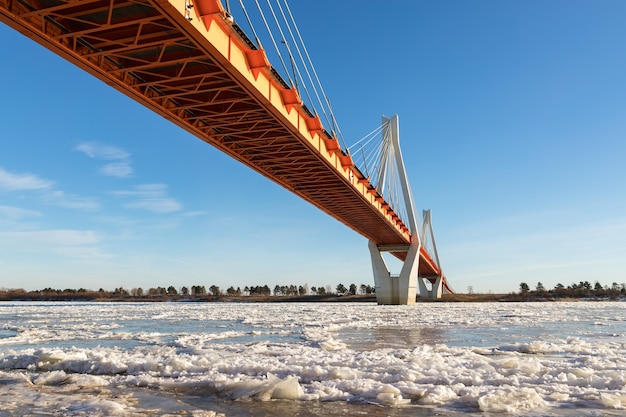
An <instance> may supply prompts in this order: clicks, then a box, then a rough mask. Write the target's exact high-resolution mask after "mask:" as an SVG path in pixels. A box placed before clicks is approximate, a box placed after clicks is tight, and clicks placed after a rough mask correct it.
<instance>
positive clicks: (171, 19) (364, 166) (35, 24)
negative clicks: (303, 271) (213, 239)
mask: <svg viewBox="0 0 626 417" xmlns="http://www.w3.org/2000/svg"><path fill="white" fill-rule="evenodd" d="M282 1H283V2H284V3H280V0H277V1H276V3H275V4H276V7H275V8H272V7H271V6H270V10H271V16H272V17H273V20H274V22H275V23H276V25H277V27H278V28H279V33H280V35H279V36H278V41H277V40H276V38H275V37H273V36H270V38H271V40H272V42H271V43H272V44H274V46H275V50H276V51H278V54H277V59H278V60H280V61H281V62H282V64H283V67H284V69H285V72H284V73H283V75H281V74H280V73H279V71H278V70H277V69H276V68H275V67H273V66H272V65H271V64H270V59H269V54H268V53H267V52H266V50H265V49H264V48H263V47H262V46H261V43H260V41H259V39H258V36H257V31H256V30H255V29H254V27H255V25H254V20H257V21H262V22H263V24H264V26H265V27H266V28H267V30H268V32H269V33H270V34H271V32H272V31H271V29H270V26H271V25H270V24H269V23H268V22H270V21H271V19H268V18H266V16H265V14H264V13H263V11H262V10H261V8H260V7H258V10H259V12H260V14H259V15H258V16H257V17H256V18H255V17H251V14H250V13H249V12H248V10H246V8H245V7H244V3H243V1H240V2H239V4H240V6H241V11H242V12H243V14H242V18H241V19H242V20H244V21H245V22H247V23H248V25H249V27H250V29H251V32H252V33H253V36H252V37H250V36H248V35H247V32H246V30H244V29H243V28H242V26H243V25H242V26H240V25H239V24H238V23H237V22H238V21H239V20H238V18H235V16H234V14H233V11H232V10H231V9H230V6H229V5H228V3H229V2H228V1H227V2H226V4H227V7H226V8H224V6H223V5H222V3H220V1H219V0H0V20H2V21H3V22H4V23H6V24H8V25H9V26H11V27H13V28H14V29H16V30H18V31H19V32H21V33H22V34H24V35H26V36H28V37H29V38H31V39H33V40H35V41H36V42H38V43H40V44H41V45H43V46H44V47H46V48H48V49H50V50H52V51H53V52H55V53H57V54H58V55H60V56H62V57H63V58H65V59H67V60H68V61H70V62H72V63H73V64H75V65H77V66H78V67H80V68H82V69H84V70H85V71H87V72H89V73H91V74H92V75H94V76H96V77H97V78H99V79H100V80H102V81H104V82H105V83H107V84H108V85H110V86H112V87H114V88H116V89H118V90H119V91H121V92H123V93H124V94H126V95H127V96H129V97H131V98H133V99H134V100H136V101H138V102H139V103H141V104H143V105H145V106H146V107H148V108H150V109H152V110H153V111H155V112H156V113H158V114H160V115H162V116H163V117H165V118H166V119H168V120H170V121H172V122H173V123H176V124H177V125H179V126H180V127H182V128H183V129H185V130H187V131H188V132H190V133H192V134H193V135H195V136H197V137H198V138H200V139H202V140H203V141H205V142H207V143H209V144H211V145H213V146H215V147H216V148H218V149H220V150H221V151H223V152H225V153H226V154H228V155H230V156H231V157H233V158H235V159H236V160H238V161H240V162H242V163H243V164H245V165H247V166H248V167H250V168H252V169H253V170H255V171H257V172H258V173H260V174H262V175H264V176H265V177H267V178H269V179H271V180H272V181H274V182H276V183H278V184H280V185H281V186H283V187H284V188H286V189H287V190H289V191H291V192H292V193H294V194H296V195H298V196H300V197H301V198H303V199H304V200H306V201H308V202H310V203H311V204H313V205H315V206H316V207H318V208H319V209H320V210H322V211H324V212H326V213H328V214H329V215H331V216H332V217H334V218H335V219H337V220H339V221H340V222H342V223H343V224H345V225H347V226H348V227H350V228H352V229H353V230H355V231H356V232H357V233H359V234H361V235H362V236H364V237H365V238H367V239H368V240H369V250H370V254H371V259H372V266H373V271H374V278H375V281H376V295H377V299H378V302H379V303H381V304H412V303H414V302H415V298H416V293H417V290H418V287H419V291H420V294H421V295H422V296H423V297H439V296H440V295H441V293H442V291H443V290H446V291H449V292H451V290H450V288H449V287H448V285H447V282H446V280H445V277H444V276H443V273H442V269H441V266H440V263H439V257H438V254H437V249H436V246H435V241H434V236H433V232H432V224H431V220H430V212H429V211H426V212H424V218H423V223H422V224H421V225H420V224H418V222H417V218H416V215H415V210H414V206H413V198H412V195H411V190H410V187H409V184H408V179H407V177H406V173H405V170H404V163H403V161H402V153H401V152H400V147H399V128H398V118H397V116H395V117H392V118H386V117H384V118H383V123H382V125H381V128H380V135H379V136H380V137H381V142H380V143H381V145H380V146H379V147H378V149H379V151H377V152H374V153H373V155H375V156H374V157H371V156H369V157H368V156H366V153H365V151H364V150H363V149H364V147H363V146H361V145H359V148H358V151H355V150H353V151H352V152H350V150H349V148H346V147H345V146H342V144H341V143H340V139H341V132H340V130H339V128H338V125H337V123H336V120H335V118H334V116H333V115H332V109H331V108H330V104H329V101H328V99H327V97H326V95H325V93H324V92H323V89H320V90H316V89H315V88H313V91H314V92H313V93H311V92H310V91H311V90H309V89H308V88H306V84H307V82H306V81H307V79H308V80H310V81H314V79H317V74H316V73H315V71H314V69H313V68H312V66H311V68H312V69H311V70H309V69H308V68H309V67H304V69H302V68H303V67H301V66H300V65H297V64H296V58H298V57H299V58H302V57H306V58H308V52H306V48H304V45H303V43H301V38H300V34H299V31H298V30H297V26H295V21H293V17H292V16H291V11H290V10H289V8H288V5H287V3H286V0H282ZM250 3H251V4H253V5H255V4H256V6H259V2H258V1H256V0H255V2H250ZM269 4H271V3H270V2H269V1H268V5H269ZM281 15H282V17H283V18H284V20H285V21H288V20H289V19H288V18H287V16H289V17H291V20H292V23H293V26H290V25H289V22H287V26H286V28H285V29H284V31H283V29H282V28H281V24H280V22H279V19H278V17H279V16H281ZM259 16H260V19H259ZM287 33H288V34H289V35H287ZM252 38H254V40H253V39H252ZM280 45H284V47H285V49H287V52H288V54H287V55H288V59H285V58H283V56H282V55H281V54H280V48H279V46H280ZM298 45H302V46H301V47H299V46H298ZM308 59H309V61H310V58H308ZM303 74H306V75H303ZM303 96H304V99H305V100H306V99H308V100H309V101H308V102H306V103H305V100H303ZM312 97H316V98H317V101H318V104H319V105H320V111H319V112H318V110H317V109H316V105H314V104H313V102H314V100H312ZM320 112H321V113H322V116H323V117H324V118H325V120H326V125H324V123H323V122H322V118H321V117H320V116H319V114H320ZM337 133H339V137H338V134H337ZM357 154H359V155H363V158H362V163H359V162H358V159H359V158H357V157H356V156H355V155H357ZM355 161H357V163H355ZM383 252H389V253H391V254H393V255H394V256H395V257H396V258H398V259H400V260H401V261H403V267H402V270H401V272H400V274H399V276H393V275H391V274H390V272H389V269H388V268H387V265H386V263H385V260H384V258H383V256H382V255H381V253H383ZM428 287H430V289H429V288H428Z"/></svg>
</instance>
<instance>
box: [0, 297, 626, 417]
mask: <svg viewBox="0 0 626 417" xmlns="http://www.w3.org/2000/svg"><path fill="white" fill-rule="evenodd" d="M2 307H3V308H5V309H7V308H8V309H11V310H14V311H15V312H19V314H14V315H12V316H11V317H13V318H11V319H10V322H7V323H4V324H3V326H4V327H5V328H11V329H15V331H14V332H13V333H12V335H11V336H10V337H3V338H2V339H0V402H2V403H3V404H12V405H11V407H13V408H12V409H13V410H18V411H19V410H23V409H31V408H32V407H38V405H37V404H38V403H37V401H38V400H37V398H45V403H41V405H39V407H40V410H51V409H53V410H61V409H62V410H66V412H67V413H69V414H70V415H115V413H118V414H124V413H126V414H124V415H132V413H135V412H136V410H135V409H138V410H139V411H137V413H139V414H141V412H142V411H141V406H140V404H138V401H139V400H137V398H135V397H136V396H139V395H140V394H141V392H142V391H137V390H138V389H139V388H148V389H150V392H153V393H157V392H164V393H172V394H173V395H186V393H189V394H190V395H191V393H193V394H194V395H199V396H203V397H207V398H214V399H219V398H223V399H232V400H239V401H241V400H245V401H251V402H255V401H264V402H267V401H295V402H306V401H322V402H328V401H349V402H351V403H362V404H377V405H378V406H382V407H406V406H408V405H411V406H417V407H436V408H438V409H446V408H448V409H454V408H458V407H461V408H462V409H466V410H474V411H478V410H481V411H482V412H491V413H513V414H515V413H522V412H537V413H539V414H541V413H542V412H543V411H541V410H544V409H546V410H552V411H554V410H560V409H565V410H568V409H576V408H577V407H581V405H584V407H586V408H588V409H590V410H592V411H593V410H594V409H599V410H605V409H606V410H623V409H624V408H625V407H626V359H625V358H626V336H625V335H626V319H620V318H626V314H625V313H626V303H592V302H589V303H542V304H532V303H528V304H498V303H485V304H467V303H458V304H444V303H429V304H423V305H417V306H377V305H374V304H353V303H346V304H336V303H332V304H282V303H280V304H278V303H277V304H228V303H209V304H203V303H198V304H196V303H194V304H190V303H163V304H157V303H155V304H102V303H67V304H58V305H57V304H55V305H46V304H30V303H6V304H3V305H2ZM606 317H612V319H610V320H609V319H606ZM597 323H602V325H598V324H597ZM607 330H608V331H607ZM37 389H46V390H50V393H49V396H48V397H46V396H44V395H43V394H41V393H38V392H37V391H36V390H37ZM117 391H121V392H124V393H127V396H120V394H119V393H118V394H114V392H117ZM94 393H95V394H97V398H98V401H95V400H93V395H95V394H94ZM35 394H37V395H35ZM20 398H23V400H20ZM92 400H93V401H92ZM100 400H101V401H100ZM148 409H151V408H150V407H148V406H146V410H148ZM18 411H16V412H15V413H14V414H19V412H18ZM144 411H145V410H144ZM195 411H198V412H200V411H199V410H195ZM552 411H551V412H552ZM202 412H206V410H204V411H202ZM618 412H621V411H618ZM81 413H82V414H81ZM171 414H175V413H174V412H172V413H171ZM183 414H184V413H183ZM198 415H202V414H201V413H200V414H198ZM207 415H208V414H207Z"/></svg>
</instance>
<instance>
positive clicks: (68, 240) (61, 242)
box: [0, 229, 100, 247]
mask: <svg viewBox="0 0 626 417" xmlns="http://www.w3.org/2000/svg"><path fill="white" fill-rule="evenodd" d="M0 240H2V241H4V242H11V246H22V245H25V244H28V245H36V246H38V245H46V246H51V247H55V246H59V247H61V246H62V247H68V246H81V245H93V244H96V243H99V241H100V239H99V238H98V235H97V234H96V233H95V232H93V231H91V230H68V229H53V230H28V231H15V232H0Z"/></svg>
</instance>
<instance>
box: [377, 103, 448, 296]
mask: <svg viewBox="0 0 626 417" xmlns="http://www.w3.org/2000/svg"><path fill="white" fill-rule="evenodd" d="M383 126H385V127H386V128H385V129H383V134H384V135H389V136H388V139H390V140H389V141H388V142H387V143H389V147H390V149H388V150H387V152H383V155H384V156H383V160H381V164H380V169H379V175H378V178H379V185H381V186H383V187H384V185H382V184H385V176H386V172H387V170H388V166H387V164H388V163H389V162H390V161H395V165H396V166H395V167H394V168H395V169H396V170H397V173H398V177H399V180H400V185H401V187H402V194H403V197H404V203H405V208H406V213H407V216H408V219H407V220H408V223H409V224H408V226H409V230H410V231H411V242H410V244H408V245H377V244H376V243H374V242H372V241H370V242H369V244H368V248H369V251H370V257H371V260H372V270H373V272H374V282H375V285H376V300H377V302H378V304H403V305H406V304H415V301H416V296H417V284H418V282H419V288H420V296H421V297H426V298H440V297H441V293H442V279H441V276H440V277H438V279H436V281H435V283H434V284H433V288H432V290H430V291H429V290H428V288H427V282H428V283H430V281H429V280H428V279H427V278H420V277H418V266H419V260H420V248H421V246H422V243H421V240H420V230H419V229H418V226H417V219H416V216H415V209H414V205H413V196H412V194H411V187H410V186H409V179H408V177H407V175H406V170H405V167H404V161H403V159H402V152H401V150H400V134H399V125H398V116H397V115H395V116H393V117H391V118H388V117H385V116H383ZM390 155H393V158H389V157H388V156H390ZM392 163H393V162H392ZM381 192H384V190H381ZM424 213H425V218H424V223H423V225H422V235H424V233H425V231H426V230H428V231H429V232H430V237H431V238H432V242H433V246H434V235H433V233H432V224H431V223H430V211H428V214H427V215H426V212H424ZM427 228H428V229H427ZM382 252H406V253H407V255H406V258H405V260H404V264H403V265H402V269H401V270H400V275H398V276H392V275H391V273H390V272H389V268H388V267H387V263H386V262H385V259H384V258H383V256H382ZM435 259H436V262H437V266H438V267H439V257H438V255H437V253H436V249H435ZM439 270H441V268H440V267H439Z"/></svg>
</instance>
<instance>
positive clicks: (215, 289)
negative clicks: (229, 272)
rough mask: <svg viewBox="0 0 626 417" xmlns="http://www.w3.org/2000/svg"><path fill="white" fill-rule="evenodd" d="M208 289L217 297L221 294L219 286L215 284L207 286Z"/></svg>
mask: <svg viewBox="0 0 626 417" xmlns="http://www.w3.org/2000/svg"><path fill="white" fill-rule="evenodd" d="M209 291H211V294H212V295H213V296H214V297H217V296H218V295H220V294H221V291H220V287H218V286H217V285H211V286H210V287H209Z"/></svg>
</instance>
